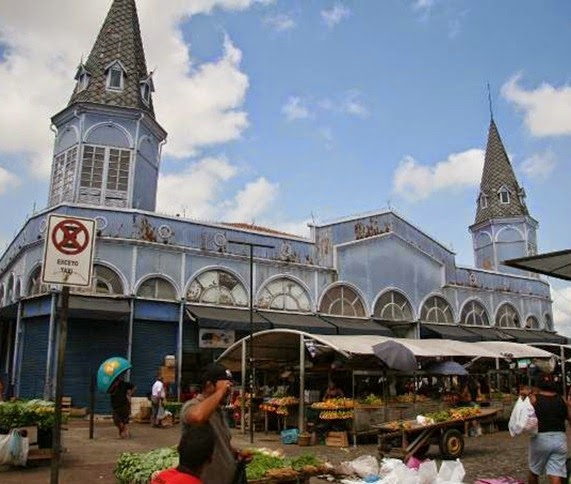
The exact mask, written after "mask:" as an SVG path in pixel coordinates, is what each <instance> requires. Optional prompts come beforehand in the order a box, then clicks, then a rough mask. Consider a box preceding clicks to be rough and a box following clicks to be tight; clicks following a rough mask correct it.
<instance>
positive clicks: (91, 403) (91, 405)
mask: <svg viewBox="0 0 571 484" xmlns="http://www.w3.org/2000/svg"><path fill="white" fill-rule="evenodd" d="M95 379H96V376H95V373H91V381H90V382H89V438H90V439H93V430H94V427H95Z"/></svg>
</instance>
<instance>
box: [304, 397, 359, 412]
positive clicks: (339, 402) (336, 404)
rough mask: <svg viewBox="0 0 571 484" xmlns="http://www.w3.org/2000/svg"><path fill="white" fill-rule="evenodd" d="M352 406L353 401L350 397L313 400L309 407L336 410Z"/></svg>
mask: <svg viewBox="0 0 571 484" xmlns="http://www.w3.org/2000/svg"><path fill="white" fill-rule="evenodd" d="M354 407H355V401H354V400H353V399H352V398H330V399H328V400H325V401H324V402H315V403H313V404H312V405H311V408H314V409H316V410H337V409H345V408H354Z"/></svg>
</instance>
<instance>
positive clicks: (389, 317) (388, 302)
mask: <svg viewBox="0 0 571 484" xmlns="http://www.w3.org/2000/svg"><path fill="white" fill-rule="evenodd" d="M373 314H374V316H375V318H377V319H382V320H385V321H412V306H411V305H410V303H409V302H408V299H407V298H406V297H405V296H403V295H402V294H401V293H400V292H396V291H388V292H386V293H384V294H383V295H382V296H381V297H380V298H379V300H378V301H377V304H376V305H375V310H374V312H373Z"/></svg>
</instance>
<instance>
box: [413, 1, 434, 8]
mask: <svg viewBox="0 0 571 484" xmlns="http://www.w3.org/2000/svg"><path fill="white" fill-rule="evenodd" d="M434 2H435V0H414V1H413V2H412V7H413V8H414V9H415V10H429V9H430V8H432V7H433V6H434Z"/></svg>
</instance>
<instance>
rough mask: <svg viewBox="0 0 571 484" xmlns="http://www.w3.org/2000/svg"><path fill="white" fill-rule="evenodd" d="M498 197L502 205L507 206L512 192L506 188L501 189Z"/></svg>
mask: <svg viewBox="0 0 571 484" xmlns="http://www.w3.org/2000/svg"><path fill="white" fill-rule="evenodd" d="M498 196H499V198H500V203H501V204H504V205H507V204H508V203H510V191H509V190H508V189H507V188H506V187H505V186H502V187H501V188H500V189H499V191H498Z"/></svg>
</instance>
